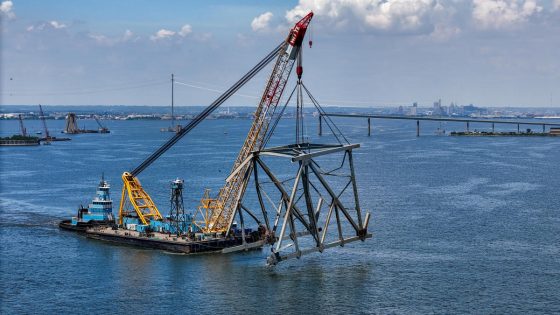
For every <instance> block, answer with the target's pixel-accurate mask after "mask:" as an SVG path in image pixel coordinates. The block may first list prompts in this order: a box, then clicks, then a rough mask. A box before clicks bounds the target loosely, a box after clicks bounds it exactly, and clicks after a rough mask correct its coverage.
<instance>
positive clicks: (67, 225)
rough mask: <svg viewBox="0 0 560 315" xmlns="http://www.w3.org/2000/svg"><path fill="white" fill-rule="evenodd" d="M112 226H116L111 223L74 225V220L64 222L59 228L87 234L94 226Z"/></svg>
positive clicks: (81, 223)
mask: <svg viewBox="0 0 560 315" xmlns="http://www.w3.org/2000/svg"><path fill="white" fill-rule="evenodd" d="M111 224H114V222H109V221H99V222H78V223H77V224H76V225H73V224H72V220H62V221H60V223H59V224H58V227H59V228H61V229H63V230H67V231H73V232H80V233H85V232H86V230H87V229H88V228H92V227H94V226H109V225H111Z"/></svg>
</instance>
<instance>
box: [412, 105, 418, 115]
mask: <svg viewBox="0 0 560 315" xmlns="http://www.w3.org/2000/svg"><path fill="white" fill-rule="evenodd" d="M410 115H411V116H416V115H418V103H416V102H414V104H412V107H411V108H410Z"/></svg>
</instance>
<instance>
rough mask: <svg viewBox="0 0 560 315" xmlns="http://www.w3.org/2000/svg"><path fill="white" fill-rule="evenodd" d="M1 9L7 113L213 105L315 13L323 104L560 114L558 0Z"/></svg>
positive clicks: (315, 65) (258, 85) (256, 88)
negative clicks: (13, 108)
mask: <svg viewBox="0 0 560 315" xmlns="http://www.w3.org/2000/svg"><path fill="white" fill-rule="evenodd" d="M0 2H1V7H0V12H1V13H0V14H1V18H2V21H1V25H2V29H1V38H2V46H1V49H2V59H1V64H0V66H1V67H0V69H1V70H0V72H1V77H0V79H1V81H0V87H1V94H0V97H1V99H0V103H1V104H38V103H41V104H47V105H49V104H50V105H57V104H60V105H97V104H107V105H111V104H123V105H168V104H169V102H170V97H169V93H170V92H169V89H170V84H169V76H170V74H171V73H175V74H176V76H177V80H178V81H179V82H181V83H185V84H186V85H185V84H182V85H176V89H175V90H176V103H177V104H178V105H206V104H209V103H210V102H211V101H212V100H213V99H214V98H215V97H216V96H217V92H215V91H216V90H218V91H219V90H223V89H226V88H227V87H228V86H229V85H230V84H232V83H233V82H234V81H236V79H237V78H239V77H240V76H241V75H242V74H243V73H244V72H245V71H246V70H248V69H249V68H251V67H252V66H253V65H254V64H255V63H257V62H258V61H259V60H260V59H261V58H262V57H263V56H264V55H265V54H266V53H267V52H268V51H270V50H271V49H272V48H273V47H275V46H276V45H277V44H278V43H279V42H280V41H281V40H283V39H284V38H285V36H286V34H287V30H288V27H289V26H290V25H293V22H294V21H295V20H297V18H298V17H299V16H301V15H302V14H304V13H306V12H308V11H309V10H313V11H314V12H315V13H316V16H315V18H314V20H313V21H312V27H311V35H312V37H313V42H314V44H313V48H311V49H309V48H306V49H305V51H304V67H305V73H304V81H305V82H306V85H307V86H308V87H309V88H310V89H311V90H312V92H313V93H314V94H315V96H316V97H317V98H318V99H319V101H320V102H322V103H323V104H327V105H343V106H370V105H371V106H395V105H409V104H411V103H412V102H419V103H420V104H421V105H429V104H431V103H432V102H433V101H434V100H437V99H439V98H441V99H442V101H443V103H444V104H448V103H450V102H452V101H454V102H456V103H459V104H469V103H473V104H477V105H481V106H535V107H537V106H539V107H544V106H551V105H552V106H556V107H558V106H560V88H559V87H560V0H346V1H343V0H332V1H325V0H314V1H313V0H299V1H279V0H276V1H236V2H234V1H196V2H195V1H143V0H135V1H132V0H128V1H127V0H121V1H100V0H98V1H87V0H83V1H68V0H57V1H48V0H42V1H31V0H13V1H5V0H0ZM268 72H269V70H266V71H263V73H261V74H259V76H257V77H256V78H255V79H253V81H252V82H251V83H250V84H248V85H247V86H246V87H244V88H243V89H242V90H241V91H240V93H241V94H243V95H241V96H236V97H233V98H232V99H231V100H230V101H229V102H228V103H229V104H230V105H253V104H254V103H255V97H257V96H258V95H259V94H260V93H261V91H262V89H263V85H264V81H265V79H266V77H267V75H268ZM292 84H293V82H292Z"/></svg>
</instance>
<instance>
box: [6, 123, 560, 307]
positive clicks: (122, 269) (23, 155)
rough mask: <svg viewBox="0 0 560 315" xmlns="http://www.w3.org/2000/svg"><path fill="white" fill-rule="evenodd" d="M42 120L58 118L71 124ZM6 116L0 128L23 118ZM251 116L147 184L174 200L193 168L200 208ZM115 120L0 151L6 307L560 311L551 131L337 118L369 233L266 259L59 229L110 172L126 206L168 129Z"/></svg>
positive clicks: (189, 149) (182, 154) (166, 164)
mask: <svg viewBox="0 0 560 315" xmlns="http://www.w3.org/2000/svg"><path fill="white" fill-rule="evenodd" d="M48 123H49V126H50V128H51V130H53V131H54V130H57V131H59V130H61V129H62V127H63V123H64V122H63V121H49V122H48ZM0 124H1V125H0V126H1V131H0V132H1V133H2V134H3V135H7V134H13V133H17V131H18V125H17V122H16V121H2V122H1V123H0ZM26 124H27V128H28V130H30V131H33V130H40V124H39V122H38V121H28V122H26ZM86 124H89V127H91V128H93V127H94V125H95V124H94V123H93V122H91V121H90V122H87V123H86ZM249 124H250V122H249V121H248V120H210V121H206V122H204V123H203V124H201V125H200V126H199V128H198V129H196V131H194V132H193V133H192V134H190V135H188V136H187V137H186V138H185V139H183V140H182V141H181V142H180V143H179V144H178V145H177V146H176V147H174V148H173V149H172V150H170V151H169V152H168V153H166V154H165V155H164V156H163V157H162V158H161V159H160V160H158V161H157V162H156V163H155V164H154V165H153V166H152V167H151V168H149V169H148V170H147V171H145V172H144V173H142V174H141V176H140V179H141V181H142V183H143V184H144V186H145V187H146V188H147V189H148V191H149V192H150V193H151V195H152V197H154V199H155V201H156V203H158V204H160V205H167V204H168V203H169V201H168V198H169V181H171V180H173V179H175V178H176V177H181V178H184V179H185V182H186V189H185V203H186V205H188V206H189V208H190V209H192V208H193V207H194V206H196V205H197V204H198V200H199V199H200V197H201V196H202V193H203V191H204V188H206V187H210V188H213V189H217V188H219V187H220V184H222V183H223V180H224V178H225V177H226V176H227V173H228V171H229V169H230V168H231V164H232V160H233V158H234V157H235V156H236V154H237V152H238V149H239V147H240V145H241V143H242V141H243V139H244V135H245V133H246V132H247V130H248V127H249ZM286 124H288V125H289V124H290V123H289V122H287V123H286ZM107 125H108V127H109V128H110V129H111V131H112V133H111V134H106V135H101V134H98V135H95V134H85V135H75V136H72V138H73V140H72V141H70V142H58V143H53V145H51V146H40V147H26V148H24V147H22V148H0V154H1V155H0V156H1V160H0V166H1V177H0V179H1V191H0V207H1V212H2V214H1V215H0V233H1V234H0V244H1V245H0V246H1V252H0V255H1V256H0V259H1V261H0V262H1V264H0V296H1V302H0V313H3V314H11V313H18V314H19V313H55V312H56V313H70V312H71V313H77V312H87V313H149V314H150V313H172V312H173V313H187V312H200V313H216V314H222V313H228V314H232V313H233V314H238V313H247V314H254V313H271V314H280V313H286V314H290V313H312V314H313V313H324V312H329V313H332V314H337V313H354V314H360V313H380V314H387V313H398V314H414V313H475V314H485V313H506V314H509V313H518V314H525V313H547V314H550V313H559V312H560V195H559V193H558V191H559V189H560V168H559V162H560V158H559V157H560V139H558V138H539V137H535V138H523V137H519V138H505V137H504V138H500V137H497V138H469V137H441V136H436V135H435V134H434V130H435V129H436V128H437V127H440V126H439V124H436V123H432V124H430V123H425V124H423V125H422V126H423V130H422V133H423V134H424V136H422V137H420V138H416V137H415V122H399V121H374V128H373V136H372V137H367V134H366V132H367V130H366V123H365V120H354V121H351V120H340V121H339V126H340V127H341V129H342V130H344V132H345V133H346V135H347V136H348V138H349V139H350V140H351V142H357V143H361V144H362V147H361V148H360V149H359V150H357V151H356V155H355V163H356V168H357V173H358V185H359V187H360V190H359V192H360V194H361V203H362V207H363V208H365V209H368V210H369V211H371V213H372V221H371V222H370V230H371V232H373V233H374V238H373V239H370V240H368V241H366V242H364V243H362V242H357V243H353V244H351V245H347V246H345V247H344V248H336V249H333V250H327V251H326V252H325V253H323V254H314V255H309V256H304V257H303V258H302V259H301V260H292V261H288V262H283V263H281V264H280V265H279V266H277V267H276V268H273V269H270V268H267V267H265V259H266V256H267V254H268V249H264V250H262V251H253V252H249V253H238V254H231V255H199V256H183V255H173V254H169V253H165V252H162V251H154V250H144V249H137V248H133V247H126V246H115V245H109V244H106V243H103V242H98V241H93V240H89V239H86V238H84V237H81V236H78V235H76V234H73V233H69V232H64V231H60V230H59V229H58V227H57V223H58V221H59V220H61V219H64V218H68V217H69V216H71V215H74V213H75V209H76V208H77V206H78V205H80V204H84V205H85V204H87V203H88V201H89V200H90V199H91V198H92V197H93V195H94V193H95V188H96V185H97V183H98V180H99V178H100V176H101V173H102V172H104V173H105V177H106V178H107V179H108V180H109V181H110V182H111V184H112V186H113V188H112V194H113V199H115V204H117V202H118V199H119V197H120V196H119V192H120V188H121V181H120V174H122V172H123V171H126V170H130V169H131V168H133V167H134V166H136V165H137V164H138V163H139V162H140V161H142V159H143V158H145V157H146V156H147V155H148V154H150V153H151V152H152V151H153V150H154V149H155V148H156V147H158V146H159V145H160V144H161V143H162V142H163V141H164V140H165V139H166V138H168V137H170V134H169V133H161V132H159V128H160V127H164V126H165V122H161V121H109V122H107ZM442 127H443V128H445V129H447V130H448V131H451V130H462V129H463V128H464V126H462V125H459V124H457V125H454V124H445V125H443V126H442ZM482 127H483V126H482V125H480V126H479V125H476V124H475V125H472V126H471V128H473V129H474V128H482ZM307 128H308V134H309V136H310V138H311V140H312V141H329V140H332V139H331V138H330V137H328V136H325V137H322V138H319V137H317V136H316V121H311V122H310V125H309V126H308V127H307ZM504 128H506V127H504ZM511 128H512V129H513V128H514V127H511ZM277 134H278V137H277V138H276V140H275V141H276V142H277V143H286V142H289V141H290V140H291V139H292V138H293V134H292V129H291V127H290V126H287V125H286V126H282V127H280V129H279V130H278V132H277ZM161 207H163V208H167V207H164V206H160V208H161ZM115 208H117V206H116V205H115Z"/></svg>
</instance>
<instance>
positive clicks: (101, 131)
mask: <svg viewBox="0 0 560 315" xmlns="http://www.w3.org/2000/svg"><path fill="white" fill-rule="evenodd" d="M93 119H95V122H96V123H97V124H98V125H99V133H109V132H110V131H109V128H107V127H105V126H103V125H102V124H101V121H99V117H97V115H93Z"/></svg>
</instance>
